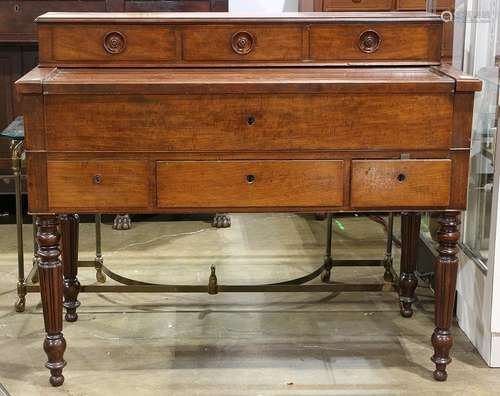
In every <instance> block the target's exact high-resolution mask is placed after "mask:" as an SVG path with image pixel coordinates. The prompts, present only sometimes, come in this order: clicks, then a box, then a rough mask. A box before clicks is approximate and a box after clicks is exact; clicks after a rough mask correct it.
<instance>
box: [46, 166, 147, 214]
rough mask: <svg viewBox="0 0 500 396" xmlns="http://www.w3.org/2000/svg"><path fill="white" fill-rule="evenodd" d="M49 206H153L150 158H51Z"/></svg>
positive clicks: (96, 207)
mask: <svg viewBox="0 0 500 396" xmlns="http://www.w3.org/2000/svg"><path fill="white" fill-rule="evenodd" d="M47 178H48V195H49V208H78V209H79V208H82V209H94V208H95V209H100V208H106V209H110V208H124V209H128V208H130V209H145V208H148V207H149V197H150V194H149V191H150V188H149V186H150V178H149V166H148V162H147V161H134V160H89V161H48V163H47Z"/></svg>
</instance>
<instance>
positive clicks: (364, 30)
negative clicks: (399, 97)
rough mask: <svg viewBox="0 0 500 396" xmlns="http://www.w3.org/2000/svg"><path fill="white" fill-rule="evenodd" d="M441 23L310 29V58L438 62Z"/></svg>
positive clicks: (352, 25) (359, 25) (338, 26)
mask: <svg viewBox="0 0 500 396" xmlns="http://www.w3.org/2000/svg"><path fill="white" fill-rule="evenodd" d="M441 35H442V25H441V24H437V23H435V24H411V23H408V24H398V25H396V24H390V23H384V24H375V25H368V24H350V25H336V26H326V25H318V26H312V27H311V35H310V58H311V59H312V60H313V61H321V60H323V61H326V60H329V59H336V60H339V61H340V60H343V61H346V62H348V61H357V60H367V61H369V60H377V61H396V60H397V61H408V62H410V61H412V62H436V63H439V60H440V51H441V47H440V44H441Z"/></svg>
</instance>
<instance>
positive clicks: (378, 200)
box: [351, 159, 451, 208]
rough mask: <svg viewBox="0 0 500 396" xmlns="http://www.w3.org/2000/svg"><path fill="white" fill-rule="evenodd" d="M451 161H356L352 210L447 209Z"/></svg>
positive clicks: (353, 168) (352, 183) (353, 167)
mask: <svg viewBox="0 0 500 396" xmlns="http://www.w3.org/2000/svg"><path fill="white" fill-rule="evenodd" d="M450 183H451V160H448V159H442V160H441V159H440V160H354V161H352V175H351V207H353V208H384V207H405V208H412V207H436V206H437V207H440V206H442V207H445V206H447V205H449V203H450Z"/></svg>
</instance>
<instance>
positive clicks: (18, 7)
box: [14, 4, 21, 12]
mask: <svg viewBox="0 0 500 396" xmlns="http://www.w3.org/2000/svg"><path fill="white" fill-rule="evenodd" d="M19 11H21V6H20V5H19V4H16V5H15V6H14V12H19Z"/></svg>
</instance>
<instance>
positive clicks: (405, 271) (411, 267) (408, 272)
mask: <svg viewBox="0 0 500 396" xmlns="http://www.w3.org/2000/svg"><path fill="white" fill-rule="evenodd" d="M419 234H420V213H401V268H400V276H399V302H400V311H401V315H402V316H403V317H405V318H410V317H411V316H412V315H413V308H412V306H411V305H412V303H413V302H414V301H415V290H416V288H417V283H418V282H417V277H416V276H415V269H416V266H417V241H418V237H419Z"/></svg>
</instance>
